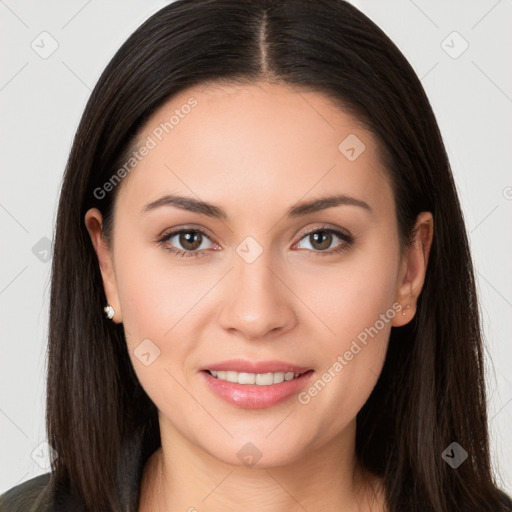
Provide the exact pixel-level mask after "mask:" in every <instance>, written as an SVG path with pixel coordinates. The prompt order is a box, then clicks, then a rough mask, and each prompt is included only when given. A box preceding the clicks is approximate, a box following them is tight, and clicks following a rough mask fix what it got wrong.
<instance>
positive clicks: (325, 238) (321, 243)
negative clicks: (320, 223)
mask: <svg viewBox="0 0 512 512" xmlns="http://www.w3.org/2000/svg"><path fill="white" fill-rule="evenodd" d="M336 239H338V240H340V241H341V243H340V242H338V244H337V245H334V248H331V246H332V245H333V243H336ZM303 240H306V241H307V242H308V243H309V245H310V246H311V248H308V247H300V246H299V248H300V249H309V250H311V251H312V252H316V253H319V254H323V255H328V254H334V253H338V252H341V251H344V250H345V249H348V248H349V247H350V246H351V245H352V244H353V243H354V238H353V237H352V236H351V235H349V234H348V233H344V232H343V231H339V230H337V229H331V228H316V229H315V230H314V231H310V232H309V233H306V234H305V235H304V236H303V237H302V238H301V241H300V242H299V244H301V243H302V241H303ZM329 248H331V250H327V249H329Z"/></svg>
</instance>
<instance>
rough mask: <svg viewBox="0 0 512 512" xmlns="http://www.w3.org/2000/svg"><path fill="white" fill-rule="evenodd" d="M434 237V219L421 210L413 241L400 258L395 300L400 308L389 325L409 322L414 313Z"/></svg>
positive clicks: (395, 325)
mask: <svg viewBox="0 0 512 512" xmlns="http://www.w3.org/2000/svg"><path fill="white" fill-rule="evenodd" d="M433 237H434V219H433V217H432V214H431V213H430V212H421V213H420V214H419V215H418V218H417V219H416V225H415V228H414V241H413V244H412V245H411V246H407V247H406V249H405V253H404V255H403V258H402V263H401V268H400V273H399V277H398V281H397V289H396V296H395V300H396V302H398V303H399V304H401V305H402V309H401V310H400V311H399V312H398V313H397V314H396V315H395V317H394V318H393V320H392V322H391V325H393V326H394V327H399V326H402V325H405V324H407V323H409V322H410V321H411V320H412V318H413V317H414V315H415V313H416V304H417V301H418V297H419V295H420V293H421V290H422V288H423V283H424V282H425V274H426V272H427V265H428V257H429V254H430V247H431V246H432V240H433Z"/></svg>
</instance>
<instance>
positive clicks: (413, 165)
mask: <svg viewBox="0 0 512 512" xmlns="http://www.w3.org/2000/svg"><path fill="white" fill-rule="evenodd" d="M219 80H227V81H238V82H241V83H252V82H255V81H269V82H276V83H277V82H281V83H284V84H288V85H292V86H295V87H297V88H301V89H309V90H312V91H317V92H320V93H323V94H325V95H327V96H329V97H330V98H332V99H333V100H334V101H336V102H337V104H339V106H340V108H344V109H347V110H349V111H350V112H352V113H354V114H355V115H356V117H357V118H358V119H359V120H360V121H361V122H362V123H364V125H365V126H366V127H367V128H368V129H369V130H371V131H372V132H373V133H374V134H375V135H376V137H377V139H378V141H379V144H380V150H381V159H382V163H383V165H384V167H385V169H386V171H387V173H388V175H389V177H390V180H391V183H392V185H393V190H394V196H395V201H396V214H397V222H398V229H399V233H400V243H401V245H402V247H404V246H405V245H406V244H408V243H410V240H411V236H412V229H413V226H414V223H415V220H416V217H417V215H418V214H419V213H420V212H421V211H430V212H432V214H433V217H434V240H433V245H432V248H431V254H430V259H429V264H428V269H427V272H426V277H425V283H424V288H423V291H422V293H421V295H420V297H419V301H418V306H417V314H416V315H415V317H414V318H413V320H412V321H411V322H410V323H409V324H408V325H406V326H404V327H401V328H393V329H392V331H391V335H390V342H389V349H388V353H387V358H386V362H385V365H384V368H383V371H382V374H381V376H380V378H379V380H378V383H377V385H376V387H375V389H374V391H373V392H372V394H371V396H370V397H369V399H368V401H367V403H366V404H365V405H364V407H363V408H362V410H361V411H360V412H359V414H358V417H357V439H356V450H357V455H358V459H359V461H360V463H361V464H362V465H363V466H364V467H365V468H367V469H368V470H370V471H372V472H373V473H375V474H377V475H379V476H380V477H381V478H382V479H383V482H384V485H385V490H386V498H387V503H388V506H389V509H390V510H391V511H393V512H395V511H396V512H399V511H407V512H430V511H432V512H434V511H435V512H452V511H453V510H463V511H475V510H479V511H489V512H491V511H493V512H496V511H499V510H506V508H505V506H504V505H503V504H502V502H501V501H500V499H499V496H500V492H499V490H498V489H497V488H496V485H495V482H494V480H493V475H492V473H491V467H490V460H489V445H488V430H487V413H486V394H485V386H484V376H483V354H482V350H483V349H482V335H481V328H480V324H479V310H478V303H477V296H476V289H475V280H474V270H473V266H472V261H471V256H470V252H469V248H468V239H467V234H466V231H465V226H464V222H463V217H462V214H461V207H460V204H459V200H458V197H457V193H456V188H455V185H454V180H453V176H452V173H451V170H450V165H449V161H448V157H447V154H446V151H445V148H444V145H443V141H442V138H441V135H440V132H439V129H438V125H437V123H436V120H435V117H434V114H433V112H432V109H431V106H430V104H429V101H428V99H427V97H426V95H425V92H424V90H423V88H422V85H421V83H420V81H419V79H418V78H417V76H416V74H415V73H414V71H413V69H412V68H411V66H410V65H409V63H408V62H407V60H406V59H405V57H404V56H403V55H402V54H401V52H400V51H399V50H398V48H397V47H396V46H395V45H394V44H393V42H392V41H391V40H390V39H389V38H388V37H387V36H386V35H385V34H384V32H383V31H382V30H381V29H379V28H378V27H377V26H376V25H375V24H374V23H373V22H372V21H371V20H370V19H369V18H367V17H366V16H365V15H364V14H362V13H361V12H359V11H358V10H357V9H356V8H355V7H353V6H351V5H350V4H349V3H347V2H345V1H343V0H279V1H278V0H251V1H234V0H195V1H193V0H178V1H176V2H174V3H172V4H170V5H168V6H167V7H165V8H163V9H161V10H160V11H159V12H157V13H156V14H154V15H153V16H152V17H151V18H149V19H148V20H147V21H146V22H145V23H144V24H143V25H141V26H140V27H139V28H138V29H137V30H136V31H135V32H134V33H133V34H132V35H131V36H130V37H129V39H128V40H127V41H126V42H125V43H124V44H123V46H122V47H121V48H120V49H119V51H118V52H117V53H116V55H115V56H114V57H113V59H112V60H111V62H110V63H109V65H108V66H107V68H106V69H105V71H104V72H103V74H102V76H101V77H100V79H99V81H98V83H97V85H96V87H95V88H94V90H93V92H92V95H91V97H90V100H89V102H88V104H87V106H86V108H85V111H84V113H83V116H82V119H81V122H80V125H79V127H78V130H77V133H76V136H75V139H74V142H73V146H72V149H71V153H70V156H69V161H68V164H67V167H66V172H65V176H64V181H63V185H62V192H61V196H60V203H59V209H58V217H57V224H56V232H55V237H54V240H55V245H54V258H53V267H52V282H51V304H50V325H49V364H48V382H47V433H48V442H49V443H50V444H51V446H52V447H53V448H54V449H55V450H56V451H57V453H58V454H59V457H58V458H57V459H56V460H55V461H54V463H53V465H52V470H53V472H52V486H53V487H54V488H72V489H73V490H74V492H76V493H77V494H78V495H79V496H81V497H82V499H83V501H84V502H85V503H86V505H87V507H88V508H89V509H90V510H113V511H117V510H120V505H119V503H120V502H119V496H118V494H117V492H116V489H115V475H116V468H117V467H118V459H119V457H120V449H121V446H122V444H123V443H124V442H125V440H126V439H128V438H130V437H131V436H134V435H135V436H139V438H140V442H141V445H142V446H143V457H147V456H149V454H151V453H152V452H153V451H154V450H155V449H156V448H157V447H158V445H159V442H160V438H159V427H158V419H157V410H156V407H155V406H154V404H153V403H152V402H151V400H150V399H149V397H148V396H147V395H146V393H145V392H144V390H143V389H142V388H141V386H140V384H139V382H138V380H137V378H136V375H135V373H134V371H133V368H132V366H131V362H130V359H129V356H128V353H127V347H126V341H125V338H124V332H123V327H122V325H117V324H113V323H110V322H107V321H105V318H104V316H103V306H104V305H105V303H106V298H105V294H104V291H103V286H102V281H101V277H100V272H99V266H98V262H97V259H96V256H95V253H94V250H93V247H92V244H91V241H90V238H89V235H88V233H87V230H86V228H85V224H84V215H85V213H86V211H87V210H88V209H89V208H91V207H97V208H99V209H100V210H101V212H102V213H103V216H104V232H105V235H106V236H107V237H108V235H109V234H111V229H112V212H113V205H114V201H115V197H116V193H117V191H118V189H119V187H114V190H113V192H110V193H107V194H102V196H99V194H98V193H96V194H95V191H97V189H98V187H101V186H102V185H103V184H104V183H106V182H107V181H109V179H111V177H112V176H113V174H114V173H115V171H116V170H117V169H119V166H121V165H122V162H123V159H124V158H125V157H126V153H127V151H128V148H130V145H131V143H132V142H133V140H134V136H135V135H136V134H137V132H138V130H139V129H140V128H141V126H142V125H143V123H144V121H145V120H147V119H148V117H149V116H150V115H151V114H152V113H153V112H154V111H155V110H156V109H157V108H158V107H159V106H161V105H162V104H163V103H164V102H165V101H166V100H168V99H169V98H170V97H171V96H173V95H175V94H176V93H178V92H179V91H181V90H183V89H185V88H187V87H189V86H192V85H196V84H202V83H206V82H208V81H219ZM454 441H455V442H457V443H458V444H459V445H460V446H462V447H463V448H464V450H465V451H466V452H467V453H468V454H469V456H468V459H467V460H466V461H465V462H464V463H463V464H462V465H460V466H459V467H458V468H457V469H453V468H452V467H450V466H449V465H448V464H447V463H446V462H445V461H444V460H443V458H442V457H441V454H442V452H443V451H444V450H445V448H446V447H447V446H449V445H450V444H451V443H452V442H454Z"/></svg>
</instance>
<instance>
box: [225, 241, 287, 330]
mask: <svg viewBox="0 0 512 512" xmlns="http://www.w3.org/2000/svg"><path fill="white" fill-rule="evenodd" d="M234 258H235V259H234V266H235V268H234V269H233V270H232V271H231V272H230V273H229V278H228V279H229V286H227V288H226V289H225V290H224V293H225V294H226V298H225V301H224V302H223V307H222V310H221V312H220V315H219V318H218V321H219V324H220V326H221V327H222V328H223V329H225V330H226V331H231V333H237V334H238V335H239V336H240V337H243V338H246V339H248V340H263V339H265V338H269V336H270V337H271V336H275V335H277V334H283V333H284V332H286V331H288V330H290V329H292V328H293V327H294V325H296V323H297V315H296V311H295V304H294V301H293V298H294V294H293V292H292V291H291V290H290V289H289V288H288V287H287V285H286V276H285V275H284V272H283V271H282V270H280V269H279V267H278V266H276V265H275V264H274V265H272V261H271V258H270V251H263V253H262V254H261V255H260V256H259V257H258V258H257V259H256V260H255V261H253V262H252V263H248V262H246V261H244V259H242V258H241V257H239V256H238V255H237V254H235V255H234Z"/></svg>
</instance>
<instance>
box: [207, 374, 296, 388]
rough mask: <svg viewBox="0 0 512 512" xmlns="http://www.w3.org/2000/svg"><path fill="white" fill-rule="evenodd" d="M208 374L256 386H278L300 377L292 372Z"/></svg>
mask: <svg viewBox="0 0 512 512" xmlns="http://www.w3.org/2000/svg"><path fill="white" fill-rule="evenodd" d="M209 372H210V373H211V374H212V375H213V376H214V377H217V379H220V380H226V381H228V382H237V383H238V384H256V385H257V386H270V385H271V384H279V383H281V382H283V381H285V380H292V379H294V378H296V377H298V376H299V375H301V374H300V373H293V372H287V373H284V372H275V373H272V372H271V373H246V372H233V371H214V370H209Z"/></svg>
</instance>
